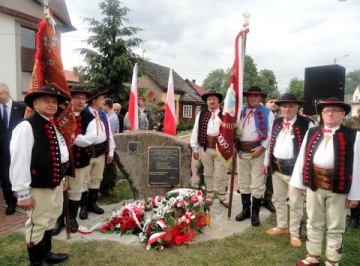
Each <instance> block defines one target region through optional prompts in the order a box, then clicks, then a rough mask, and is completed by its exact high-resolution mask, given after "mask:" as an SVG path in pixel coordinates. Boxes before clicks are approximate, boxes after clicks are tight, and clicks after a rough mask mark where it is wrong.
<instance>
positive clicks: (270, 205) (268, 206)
mask: <svg viewBox="0 0 360 266" xmlns="http://www.w3.org/2000/svg"><path fill="white" fill-rule="evenodd" d="M262 206H264V207H265V208H266V209H267V210H268V211H269V212H271V213H275V212H276V209H275V206H274V204H273V203H272V201H271V200H264V201H263V203H262Z"/></svg>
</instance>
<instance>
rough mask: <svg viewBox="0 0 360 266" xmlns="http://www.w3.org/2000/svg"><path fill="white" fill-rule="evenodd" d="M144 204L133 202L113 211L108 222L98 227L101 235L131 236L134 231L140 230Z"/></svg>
mask: <svg viewBox="0 0 360 266" xmlns="http://www.w3.org/2000/svg"><path fill="white" fill-rule="evenodd" d="M144 208H145V207H144V202H143V201H135V202H132V203H128V204H126V205H124V206H122V207H121V209H120V210H118V211H114V212H113V214H112V216H111V218H110V220H109V221H108V222H107V223H105V224H103V225H101V226H100V227H99V231H100V232H101V233H120V234H121V235H124V234H132V233H133V231H134V230H141V228H142V227H141V223H142V221H143V215H144Z"/></svg>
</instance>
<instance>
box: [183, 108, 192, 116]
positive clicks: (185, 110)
mask: <svg viewBox="0 0 360 266" xmlns="http://www.w3.org/2000/svg"><path fill="white" fill-rule="evenodd" d="M183 117H184V118H192V105H184V107H183Z"/></svg>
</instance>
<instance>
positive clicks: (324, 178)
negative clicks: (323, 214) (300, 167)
mask: <svg viewBox="0 0 360 266" xmlns="http://www.w3.org/2000/svg"><path fill="white" fill-rule="evenodd" d="M312 175H313V178H314V183H313V184H314V186H315V187H316V188H322V189H326V190H332V183H333V177H334V169H324V168H321V167H317V166H315V165H313V166H312Z"/></svg>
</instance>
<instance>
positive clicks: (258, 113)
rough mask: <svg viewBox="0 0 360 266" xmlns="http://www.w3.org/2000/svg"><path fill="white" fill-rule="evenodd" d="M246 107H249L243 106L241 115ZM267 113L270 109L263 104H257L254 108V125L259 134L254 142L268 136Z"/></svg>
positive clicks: (243, 115) (244, 112)
mask: <svg viewBox="0 0 360 266" xmlns="http://www.w3.org/2000/svg"><path fill="white" fill-rule="evenodd" d="M247 109H249V108H248V106H245V107H244V108H243V112H242V117H245V114H246V111H247ZM269 113H270V109H269V108H267V107H265V106H263V105H259V106H258V107H256V108H255V109H254V119H255V127H256V132H257V133H258V134H259V139H257V140H256V142H258V141H262V140H265V139H267V137H268V136H267V131H268V129H269V119H268V118H269Z"/></svg>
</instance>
